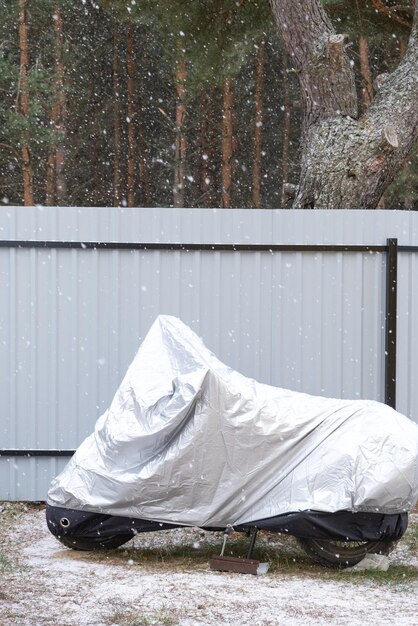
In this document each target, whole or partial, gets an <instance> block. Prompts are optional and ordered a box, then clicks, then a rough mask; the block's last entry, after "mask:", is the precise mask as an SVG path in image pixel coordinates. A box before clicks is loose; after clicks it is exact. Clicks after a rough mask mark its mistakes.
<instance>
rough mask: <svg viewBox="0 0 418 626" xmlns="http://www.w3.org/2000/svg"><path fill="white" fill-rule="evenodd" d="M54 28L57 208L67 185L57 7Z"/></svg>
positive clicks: (60, 25)
mask: <svg viewBox="0 0 418 626" xmlns="http://www.w3.org/2000/svg"><path fill="white" fill-rule="evenodd" d="M54 28H55V77H56V79H55V85H56V94H55V97H56V101H57V116H56V119H55V131H56V137H57V140H56V153H55V177H56V203H57V205H58V206H62V205H64V204H65V201H66V198H67V184H66V180H65V135H66V126H65V118H66V113H67V102H66V97H65V91H64V64H63V60H62V56H63V54H62V53H63V47H64V30H63V21H62V14H61V11H60V8H59V6H58V5H56V7H55V11H54Z"/></svg>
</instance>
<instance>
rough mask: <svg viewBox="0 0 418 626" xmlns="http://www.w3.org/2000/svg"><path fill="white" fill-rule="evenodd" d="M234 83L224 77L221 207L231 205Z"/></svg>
mask: <svg viewBox="0 0 418 626" xmlns="http://www.w3.org/2000/svg"><path fill="white" fill-rule="evenodd" d="M233 119H234V83H233V80H232V79H230V78H226V79H225V80H224V83H223V115H222V208H225V209H226V208H229V207H230V206H231V187H232V172H233V162H232V159H233V155H234V125H233Z"/></svg>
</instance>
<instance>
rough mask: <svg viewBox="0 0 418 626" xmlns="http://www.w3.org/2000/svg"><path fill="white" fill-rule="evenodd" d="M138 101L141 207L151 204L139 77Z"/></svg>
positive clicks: (141, 82) (141, 84) (144, 95)
mask: <svg viewBox="0 0 418 626" xmlns="http://www.w3.org/2000/svg"><path fill="white" fill-rule="evenodd" d="M139 90H140V91H139V102H138V110H139V117H138V118H137V119H138V124H137V126H138V148H139V159H138V177H139V191H140V200H141V202H140V204H141V206H143V207H146V206H151V201H152V200H151V189H150V180H149V171H148V161H147V156H148V145H147V140H146V132H145V130H146V129H145V123H144V113H145V107H144V105H143V102H144V101H146V94H145V93H144V84H143V81H142V80H141V78H140V79H139Z"/></svg>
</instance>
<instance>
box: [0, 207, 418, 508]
mask: <svg viewBox="0 0 418 626" xmlns="http://www.w3.org/2000/svg"><path fill="white" fill-rule="evenodd" d="M389 240H390V241H389ZM417 246H418V214H416V213H412V212H411V213H409V212H386V211H270V210H269V211H252V210H217V211H216V210H210V209H190V210H189V209H180V210H173V209H92V208H85V209H77V208H59V209H56V208H42V207H39V208H37V207H34V208H24V207H16V208H11V207H7V208H1V209H0V332H1V337H0V341H1V343H0V345H1V353H0V398H1V407H2V417H1V425H0V449H3V450H5V451H6V452H3V454H2V456H0V499H29V500H30V499H35V500H38V499H44V498H45V495H46V490H47V488H48V484H49V482H50V480H51V479H52V477H53V476H54V475H55V474H56V473H57V472H58V471H59V470H60V468H61V467H62V466H63V464H64V463H65V462H66V460H67V459H66V458H65V455H67V456H68V454H69V453H70V452H69V451H71V450H73V449H74V448H76V447H77V446H78V444H79V443H80V442H81V441H82V439H83V438H84V437H85V436H86V435H87V434H89V433H90V432H91V431H92V429H93V426H94V423H95V421H96V419H97V417H98V416H99V415H100V414H101V413H102V412H103V411H104V410H105V409H106V407H107V406H108V404H109V402H110V400H111V398H112V396H113V394H114V392H115V391H116V388H117V386H118V384H119V382H120V380H121V378H122V376H123V375H124V373H125V370H126V368H127V366H128V365H129V363H130V361H131V359H132V357H133V355H134V354H135V351H136V349H137V347H138V345H139V343H140V341H141V339H142V338H143V337H144V335H145V334H146V332H147V330H148V328H149V327H150V325H151V323H152V321H153V320H154V319H155V317H156V316H157V315H158V314H160V313H166V314H172V315H176V316H178V317H180V318H181V319H182V320H183V321H184V322H186V323H187V324H189V325H190V326H191V327H192V328H194V330H196V331H197V332H198V333H199V334H200V335H201V336H202V337H203V339H204V341H205V343H206V344H207V345H208V346H209V347H210V348H211V349H212V350H213V351H214V352H215V353H216V354H217V355H218V356H219V357H220V358H221V359H222V360H223V361H224V362H226V363H228V364H229V365H231V366H232V367H233V368H235V369H238V370H240V371H241V372H242V373H244V374H246V375H248V376H252V377H255V378H257V379H258V380H261V381H263V382H267V383H271V384H273V385H277V386H282V387H289V388H292V389H296V390H303V391H306V392H308V393H314V394H323V395H333V396H339V397H363V398H373V399H378V400H382V401H385V400H386V401H388V402H389V403H392V404H394V402H395V391H396V406H397V408H398V409H399V410H401V411H402V412H404V413H406V414H408V415H409V416H411V417H412V418H413V419H415V420H417V421H418V391H417V385H416V384H414V383H415V374H416V372H417V367H418V330H417V327H418V324H417V322H418V296H417V287H418V274H417V269H418V266H417V253H418V247H417ZM396 321H397V324H396ZM396 357H397V363H396ZM395 382H396V390H395ZM28 453H29V454H30V456H27V454H28Z"/></svg>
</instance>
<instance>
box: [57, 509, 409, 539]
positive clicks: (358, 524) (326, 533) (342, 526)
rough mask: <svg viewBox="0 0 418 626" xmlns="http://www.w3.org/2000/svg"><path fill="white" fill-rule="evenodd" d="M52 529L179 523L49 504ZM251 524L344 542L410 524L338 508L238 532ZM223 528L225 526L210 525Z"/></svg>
mask: <svg viewBox="0 0 418 626" xmlns="http://www.w3.org/2000/svg"><path fill="white" fill-rule="evenodd" d="M46 519H47V524H48V528H49V530H50V531H51V533H52V534H53V535H55V536H56V537H61V536H67V537H78V538H85V539H98V538H105V537H112V536H114V535H127V534H128V535H129V534H130V533H132V535H136V534H137V533H143V532H150V531H156V530H165V529H170V528H178V527H179V525H178V524H177V525H176V524H166V523H164V524H163V523H159V522H154V521H149V520H143V519H136V518H131V517H119V516H116V515H105V514H103V513H92V512H90V511H76V510H74V509H66V508H61V507H55V506H50V505H48V506H47V509H46ZM251 526H256V527H257V528H259V529H260V530H269V531H272V532H280V533H284V534H289V535H294V536H296V537H306V538H313V539H325V540H330V539H338V540H342V541H376V540H379V539H390V540H397V539H400V537H402V535H403V534H404V532H405V530H406V528H407V526H408V514H407V513H395V514H386V513H352V512H351V511H337V512H336V513H321V512H316V511H298V512H295V513H285V514H283V515H278V516H275V517H270V518H267V519H262V520H255V521H254V522H251V523H248V524H243V525H237V526H235V529H236V530H237V531H240V530H242V531H247V530H248V529H249V528H250V527H251ZM208 530H222V528H216V529H215V528H212V529H210V528H208Z"/></svg>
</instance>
